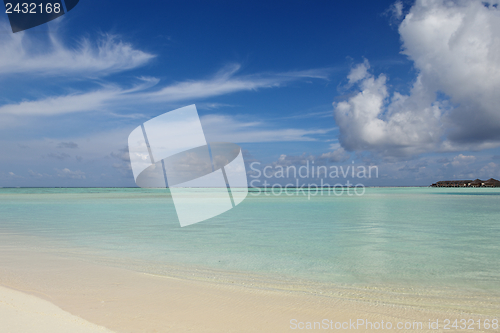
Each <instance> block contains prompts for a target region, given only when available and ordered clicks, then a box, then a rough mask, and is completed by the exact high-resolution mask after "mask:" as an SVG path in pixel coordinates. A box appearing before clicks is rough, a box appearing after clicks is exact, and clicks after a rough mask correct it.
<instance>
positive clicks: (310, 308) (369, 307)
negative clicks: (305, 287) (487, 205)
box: [0, 248, 498, 333]
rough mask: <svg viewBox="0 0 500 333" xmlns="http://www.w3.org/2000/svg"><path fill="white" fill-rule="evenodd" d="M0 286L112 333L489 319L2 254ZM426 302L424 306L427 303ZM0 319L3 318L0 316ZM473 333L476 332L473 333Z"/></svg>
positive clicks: (265, 329) (267, 329)
mask: <svg viewBox="0 0 500 333" xmlns="http://www.w3.org/2000/svg"><path fill="white" fill-rule="evenodd" d="M0 285H2V286H5V287H7V288H11V289H15V290H18V291H21V292H23V293H26V294H31V295H34V296H36V297H38V298H40V299H43V300H46V301H49V302H51V303H52V304H55V305H56V306H58V307H59V308H61V309H62V310H64V311H66V312H68V313H70V314H72V315H74V316H78V317H79V318H82V319H83V320H85V321H88V322H90V323H93V324H95V325H98V326H103V327H106V328H108V329H110V330H112V331H114V332H117V333H120V332H188V331H191V332H291V331H292V332H293V331H297V330H299V327H300V325H304V328H307V323H308V322H310V323H314V322H318V323H322V324H323V329H317V331H324V330H326V328H325V327H326V326H327V325H326V324H324V323H325V322H324V320H325V319H327V320H328V322H329V327H328V330H330V331H335V330H336V329H335V324H336V323H340V324H342V323H346V322H349V321H351V322H353V321H357V320H363V321H364V323H365V324H364V325H366V322H367V321H369V322H371V323H372V324H374V323H379V324H380V323H381V322H382V321H384V323H385V325H387V323H388V322H390V323H391V325H393V330H394V329H396V325H398V323H402V324H403V325H404V324H406V323H413V322H421V323H422V329H420V328H418V329H415V330H414V329H409V330H405V329H402V330H401V331H418V332H423V331H432V332H437V331H441V330H442V331H449V330H443V328H444V327H443V323H444V320H445V319H450V320H451V321H453V320H455V319H458V320H461V319H466V320H468V321H470V320H474V321H475V322H477V321H478V320H484V319H487V318H489V319H492V318H493V317H491V316H484V315H478V314H471V312H469V311H468V309H466V308H464V309H463V310H462V311H460V310H459V309H458V310H457V305H454V306H450V307H449V309H446V306H439V307H436V308H433V307H432V306H428V307H420V308H419V307H415V306H404V305H402V304H404V303H405V297H406V296H405V295H404V294H401V295H396V296H397V297H395V299H396V298H398V297H399V299H400V302H399V304H398V303H394V302H393V303H392V304H391V303H390V302H387V301H385V300H380V301H379V302H378V301H376V300H373V299H371V300H366V301H364V300H363V299H362V298H363V297H362V296H358V298H357V299H355V298H352V297H347V296H345V295H344V296H342V295H341V294H342V291H339V295H338V297H336V296H321V295H311V294H307V293H303V292H298V291H284V290H281V291H280V290H264V289H259V288H248V287H244V286H241V285H238V284H235V285H229V284H221V283H214V282H208V281H196V280H187V279H181V278H175V277H165V276H155V275H151V274H144V273H139V272H134V271H130V270H127V269H121V268H115V267H109V266H105V265H101V264H94V263H89V262H85V261H82V260H78V259H74V258H67V257H62V256H58V255H54V254H47V253H36V252H34V251H33V250H19V249H14V248H3V249H2V251H1V252H0ZM0 295H1V294H0ZM360 297H361V298H360ZM408 297H409V296H408ZM497 301H498V300H497V299H492V300H491V303H488V302H486V303H488V304H483V305H484V307H485V309H489V310H491V311H493V312H494V313H495V311H496V310H497V309H498V303H497ZM425 302H426V301H424V302H422V304H425ZM427 302H428V303H429V304H431V303H432V302H433V300H432V299H429V300H427ZM436 302H437V297H436ZM439 302H441V303H442V300H440V301H439ZM453 302H456V300H453V301H451V300H450V304H451V303H453ZM406 303H409V304H411V303H412V301H411V300H409V301H408V302H406ZM441 305H443V304H441ZM444 305H446V304H445V303H444ZM489 310H488V312H489ZM0 311H3V309H2V310H0ZM496 313H498V312H496ZM2 315H3V316H4V315H5V313H3V314H1V313H0V316H2ZM429 319H430V320H432V321H433V322H435V321H436V320H439V323H440V327H439V328H440V329H439V330H435V329H429V328H428V325H429ZM300 323H303V324H300ZM364 325H361V326H360V327H359V329H357V330H354V329H352V328H353V326H350V329H349V331H359V332H366V331H380V329H378V330H376V329H373V330H370V329H368V330H367V329H366V326H364ZM294 327H295V328H296V329H293V328H294ZM299 331H304V330H299ZM306 331H312V330H306ZM337 331H339V330H338V329H337ZM398 331H399V330H398ZM474 331H481V330H480V329H479V328H478V327H475V329H474ZM485 331H489V332H491V330H485ZM88 332H93V331H92V330H89V331H88Z"/></svg>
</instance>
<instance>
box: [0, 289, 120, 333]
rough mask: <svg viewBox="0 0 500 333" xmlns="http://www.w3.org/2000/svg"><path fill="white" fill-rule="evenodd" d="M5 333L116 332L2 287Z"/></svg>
mask: <svg viewBox="0 0 500 333" xmlns="http://www.w3.org/2000/svg"><path fill="white" fill-rule="evenodd" d="M0 328H1V331H2V332H3V333H30V332H33V333H35V332H36V333H68V332H72V333H112V331H110V330H109V329H107V328H104V327H102V326H97V325H95V324H92V323H90V322H88V321H86V320H83V319H82V318H79V317H77V316H74V315H72V314H70V313H68V312H65V311H63V310H61V309H60V308H59V307H57V306H55V305H54V304H52V303H50V302H47V301H45V300H43V299H40V298H38V297H35V296H32V295H28V294H24V293H22V292H19V291H16V290H12V289H8V288H5V287H2V286H0Z"/></svg>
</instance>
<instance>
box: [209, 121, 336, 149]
mask: <svg viewBox="0 0 500 333" xmlns="http://www.w3.org/2000/svg"><path fill="white" fill-rule="evenodd" d="M201 122H202V124H203V129H204V131H205V136H206V137H207V139H208V140H209V141H224V142H238V143H250V142H283V141H318V136H321V135H324V134H327V133H329V132H331V131H333V128H326V129H325V128H320V129H304V128H282V127H279V126H273V124H271V123H267V122H263V121H259V122H256V121H242V120H240V119H238V118H236V117H232V116H227V115H208V116H204V117H202V118H201Z"/></svg>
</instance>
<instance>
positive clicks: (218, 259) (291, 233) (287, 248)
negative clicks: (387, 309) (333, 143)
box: [0, 188, 500, 292]
mask: <svg viewBox="0 0 500 333" xmlns="http://www.w3.org/2000/svg"><path fill="white" fill-rule="evenodd" d="M267 194H269V193H267ZM0 234H1V235H2V237H1V239H2V242H4V244H2V245H6V244H7V245H8V244H9V242H11V243H12V245H15V246H25V247H37V248H38V249H48V250H51V251H56V252H59V253H61V254H64V253H73V254H75V253H76V254H79V255H82V256H86V257H87V258H89V260H92V258H94V259H96V260H97V259H98V258H99V259H100V260H102V258H105V259H106V260H107V261H109V262H113V261H116V262H122V263H123V262H126V263H128V264H129V265H130V268H132V269H133V268H134V265H137V267H140V268H138V269H140V270H146V271H149V272H150V273H158V274H161V273H162V267H166V266H168V265H169V264H172V265H184V266H192V267H199V268H206V269H214V270H218V271H220V270H222V271H232V272H243V273H252V274H263V275H264V276H274V277H276V278H284V279H304V280H310V281H317V282H321V283H333V284H340V285H385V284H387V285H415V286H421V287H433V288H443V287H445V288H466V289H472V290H473V289H481V290H483V291H488V290H490V291H494V292H498V291H500V189H442V188H368V189H366V193H365V195H363V196H347V195H343V196H334V195H330V196H328V195H326V194H325V195H323V196H321V195H317V196H311V197H310V199H308V197H307V196H303V195H294V196H287V195H284V194H283V195H281V196H273V195H265V194H264V193H261V194H260V195H258V196H254V195H250V194H249V195H248V197H247V199H246V200H245V201H244V202H243V203H241V204H240V205H239V206H237V207H236V208H234V209H232V210H230V211H228V212H226V213H224V214H222V215H219V216H217V217H215V218H212V219H210V220H207V221H205V222H202V223H198V224H195V225H191V226H188V227H185V228H181V227H180V226H179V223H178V220H177V216H176V213H175V208H174V205H173V202H172V199H171V197H170V195H169V193H168V190H146V189H0ZM27 239H29V240H30V241H29V242H27V241H26V240H27ZM16 242H17V244H15V243H16ZM22 242H26V244H23V243H22ZM141 263H142V264H141Z"/></svg>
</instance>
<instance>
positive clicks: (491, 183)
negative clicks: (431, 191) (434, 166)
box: [431, 178, 500, 187]
mask: <svg viewBox="0 0 500 333" xmlns="http://www.w3.org/2000/svg"><path fill="white" fill-rule="evenodd" d="M431 187H500V181H498V180H496V179H494V178H490V179H488V180H481V179H476V180H442V181H439V182H437V183H434V184H432V185H431Z"/></svg>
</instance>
